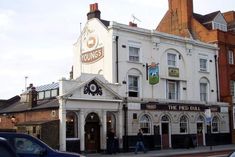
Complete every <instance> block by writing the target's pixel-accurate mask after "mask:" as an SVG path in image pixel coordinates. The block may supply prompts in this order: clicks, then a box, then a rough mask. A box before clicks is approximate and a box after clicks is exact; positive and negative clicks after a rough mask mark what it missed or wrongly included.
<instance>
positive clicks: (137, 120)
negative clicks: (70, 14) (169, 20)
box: [58, 3, 231, 152]
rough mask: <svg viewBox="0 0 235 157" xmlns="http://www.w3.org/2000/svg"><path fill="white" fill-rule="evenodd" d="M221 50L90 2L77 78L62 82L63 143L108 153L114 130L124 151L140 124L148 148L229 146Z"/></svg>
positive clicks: (75, 67) (131, 145)
mask: <svg viewBox="0 0 235 157" xmlns="http://www.w3.org/2000/svg"><path fill="white" fill-rule="evenodd" d="M217 55H218V47H217V46H216V45H212V44H207V43H203V42H200V41H197V40H193V39H192V38H183V37H179V36H175V35H170V34H166V33H162V32H158V31H156V30H148V29H143V28H139V27H138V26H137V24H135V23H133V22H130V23H129V25H125V24H121V23H117V22H114V21H106V20H103V19H101V12H100V10H99V9H98V4H97V3H95V4H91V5H90V11H89V12H88V14H87V22H86V24H85V26H84V28H83V29H82V32H81V34H80V36H79V38H78V40H77V42H76V43H75V44H74V63H73V70H72V72H71V78H70V79H65V78H62V79H61V80H60V81H59V96H58V100H59V119H60V136H59V137H60V149H61V150H67V149H68V145H66V143H67V144H68V143H69V141H78V143H79V144H78V146H76V147H75V146H74V147H75V149H80V151H81V152H84V151H86V152H99V151H105V150H106V149H107V133H108V131H109V130H111V128H113V129H114V130H115V136H116V140H117V146H118V148H119V150H120V151H122V150H124V151H132V150H133V149H134V147H135V143H136V135H137V132H138V129H139V128H141V129H142V130H143V132H144V138H145V146H146V147H147V148H148V149H149V150H154V149H166V148H183V147H191V146H193V147H197V146H206V145H220V144H229V143H230V142H231V141H230V140H231V137H230V131H229V130H230V128H229V113H228V104H227V103H223V102H219V88H218V75H217V74H218V73H217V70H218V69H217V58H218V57H217ZM208 109H209V111H210V112H208ZM206 111H207V113H209V114H205V112H206ZM66 147H67V148H66Z"/></svg>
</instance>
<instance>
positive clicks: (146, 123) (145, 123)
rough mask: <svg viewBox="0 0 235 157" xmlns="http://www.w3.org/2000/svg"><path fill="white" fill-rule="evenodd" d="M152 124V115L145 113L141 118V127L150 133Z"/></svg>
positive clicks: (146, 132) (144, 131)
mask: <svg viewBox="0 0 235 157" xmlns="http://www.w3.org/2000/svg"><path fill="white" fill-rule="evenodd" d="M150 125H151V121H150V117H149V116H148V115H146V114H145V115H143V116H142V117H141V118H140V128H141V129H142V131H143V133H145V134H149V133H150V128H151V127H150Z"/></svg>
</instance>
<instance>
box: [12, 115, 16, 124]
mask: <svg viewBox="0 0 235 157" xmlns="http://www.w3.org/2000/svg"><path fill="white" fill-rule="evenodd" d="M11 122H12V123H13V124H15V123H16V117H15V116H11Z"/></svg>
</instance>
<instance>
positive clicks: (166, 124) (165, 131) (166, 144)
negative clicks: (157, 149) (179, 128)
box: [161, 115, 171, 149]
mask: <svg viewBox="0 0 235 157" xmlns="http://www.w3.org/2000/svg"><path fill="white" fill-rule="evenodd" d="M161 134H162V148H163V149H167V148H170V147H171V135H170V119H169V117H168V116H167V115H164V116H162V118H161Z"/></svg>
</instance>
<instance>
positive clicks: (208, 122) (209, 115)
mask: <svg viewBox="0 0 235 157" xmlns="http://www.w3.org/2000/svg"><path fill="white" fill-rule="evenodd" d="M205 116H206V123H207V125H210V124H211V109H205Z"/></svg>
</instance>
